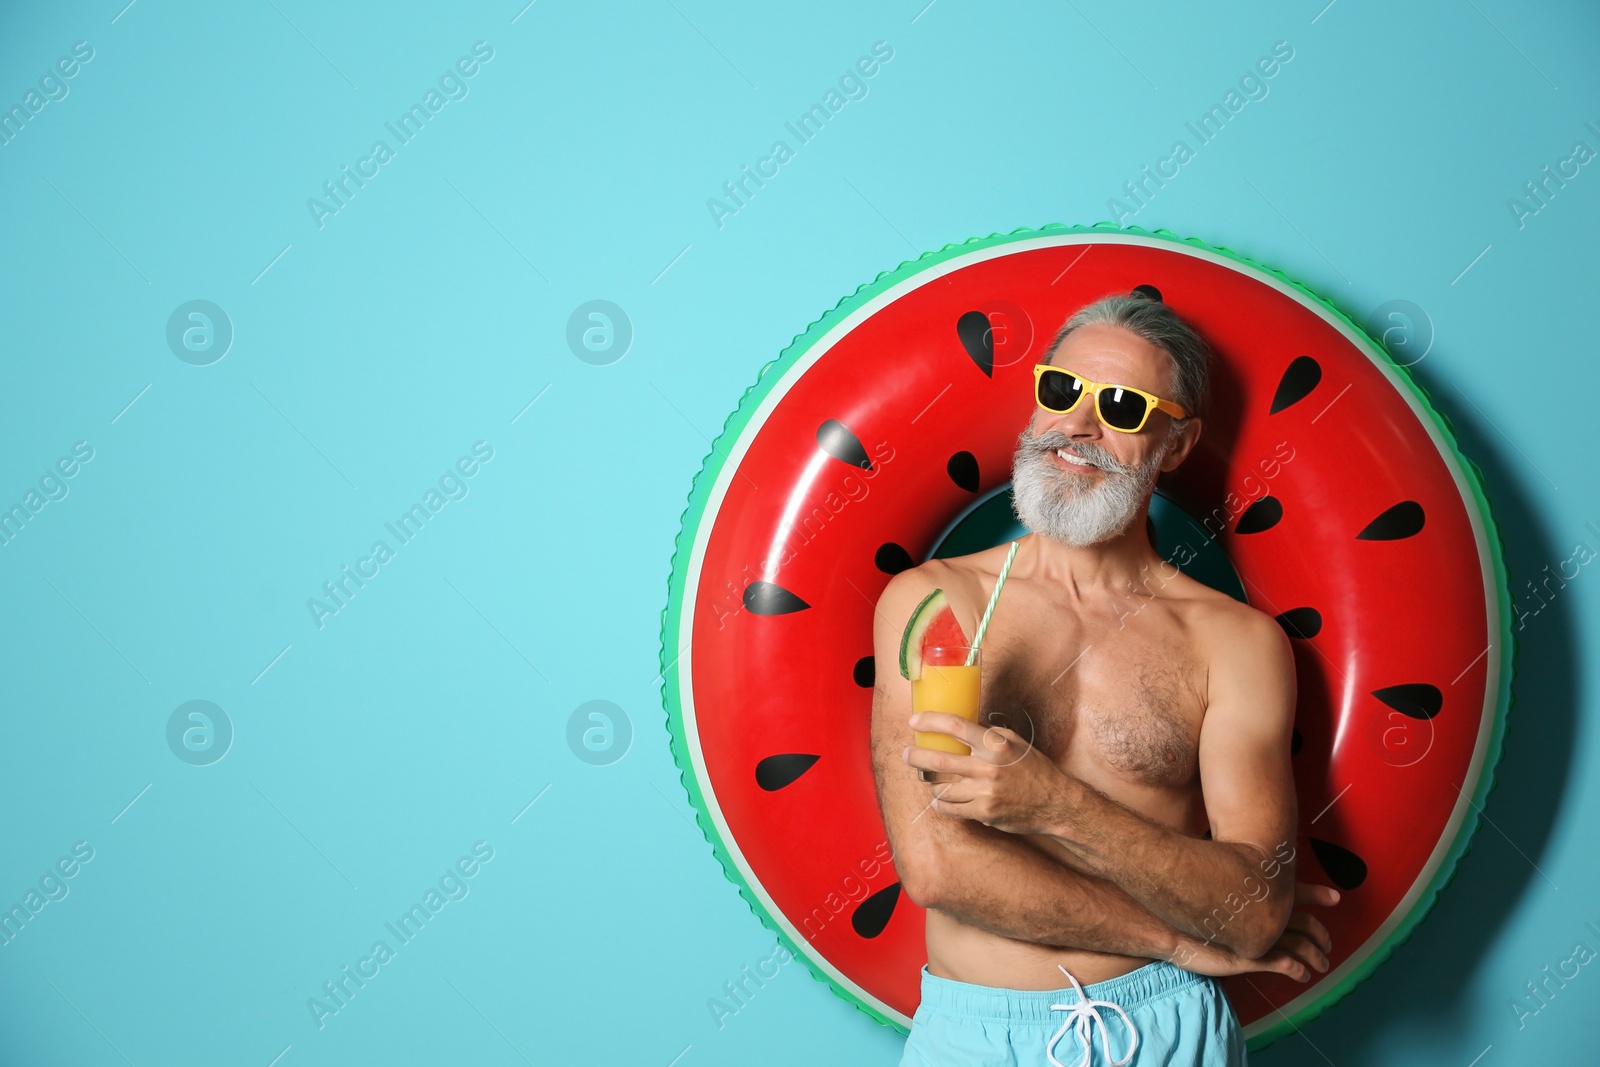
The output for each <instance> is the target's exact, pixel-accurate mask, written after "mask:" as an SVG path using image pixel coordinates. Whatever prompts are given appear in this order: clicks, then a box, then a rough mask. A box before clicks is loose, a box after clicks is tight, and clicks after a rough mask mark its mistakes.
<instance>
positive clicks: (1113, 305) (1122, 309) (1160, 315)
mask: <svg viewBox="0 0 1600 1067" xmlns="http://www.w3.org/2000/svg"><path fill="white" fill-rule="evenodd" d="M1080 326H1118V327H1121V328H1122V329H1124V330H1127V331H1129V332H1130V333H1132V334H1134V335H1135V336H1138V337H1141V338H1143V339H1144V340H1146V341H1148V342H1150V343H1151V344H1152V345H1155V346H1156V347H1157V348H1159V349H1161V350H1162V351H1163V352H1165V353H1166V354H1167V355H1169V356H1171V357H1172V363H1173V367H1174V370H1175V374H1174V375H1173V386H1172V392H1173V395H1172V396H1170V397H1166V398H1165V399H1168V400H1172V401H1173V402H1175V403H1177V404H1180V405H1182V407H1183V410H1185V411H1187V412H1188V413H1189V417H1191V418H1192V417H1194V416H1196V415H1199V416H1204V414H1205V410H1206V400H1207V397H1208V388H1209V382H1210V369H1211V368H1210V360H1211V346H1210V345H1208V344H1207V343H1206V340H1205V338H1204V337H1201V336H1200V334H1199V332H1198V331H1196V330H1195V328H1194V327H1193V326H1190V325H1189V324H1188V323H1187V322H1185V321H1184V320H1183V319H1182V318H1180V317H1179V316H1178V313H1177V312H1176V311H1173V310H1172V309H1171V308H1169V307H1167V305H1165V304H1163V303H1162V302H1161V300H1160V299H1159V298H1157V297H1151V296H1146V295H1145V294H1144V293H1143V292H1141V291H1139V290H1135V291H1134V292H1132V293H1129V294H1127V295H1123V294H1121V293H1114V294H1112V295H1111V296H1103V297H1101V298H1100V299H1099V300H1096V301H1094V302H1093V303H1091V304H1086V305H1084V306H1083V307H1081V308H1079V309H1078V310H1077V311H1076V312H1075V313H1074V314H1073V315H1072V317H1071V318H1069V319H1068V320H1067V322H1066V325H1064V326H1062V327H1061V330H1060V332H1058V333H1057V334H1056V336H1055V340H1053V341H1051V342H1050V347H1049V348H1047V349H1046V350H1045V354H1044V359H1045V360H1049V359H1050V357H1051V356H1053V355H1054V354H1055V352H1056V350H1057V349H1059V348H1060V347H1061V342H1063V341H1065V340H1066V339H1067V335H1068V334H1070V333H1072V331H1073V330H1076V329H1077V328H1078V327H1080ZM1187 421H1188V420H1187V419H1184V420H1181V421H1175V422H1174V423H1173V429H1174V430H1176V429H1177V428H1178V427H1180V426H1182V425H1185V424H1186V423H1187Z"/></svg>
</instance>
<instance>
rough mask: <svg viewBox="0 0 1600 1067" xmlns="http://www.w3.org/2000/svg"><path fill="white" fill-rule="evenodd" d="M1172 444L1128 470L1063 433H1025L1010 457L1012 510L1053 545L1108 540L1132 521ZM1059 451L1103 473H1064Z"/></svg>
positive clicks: (1029, 527) (1098, 447)
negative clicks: (1057, 455)
mask: <svg viewBox="0 0 1600 1067" xmlns="http://www.w3.org/2000/svg"><path fill="white" fill-rule="evenodd" d="M1172 444H1173V440H1172V438H1171V436H1170V435H1169V437H1168V438H1167V440H1166V442H1165V443H1163V445H1162V447H1161V448H1160V449H1159V450H1158V451H1156V452H1155V453H1153V454H1152V455H1151V456H1150V458H1149V459H1147V460H1146V461H1145V462H1144V464H1143V465H1142V466H1138V467H1126V466H1123V465H1122V464H1119V463H1118V462H1117V461H1116V460H1115V459H1113V458H1112V457H1111V455H1110V454H1109V453H1107V452H1106V451H1105V449H1103V448H1101V447H1100V446H1098V445H1093V444H1089V443H1088V442H1071V441H1069V440H1068V439H1067V437H1066V435H1065V434H1062V433H1059V432H1049V433H1043V434H1039V435H1037V436H1032V435H1030V434H1029V433H1028V431H1027V430H1026V429H1025V430H1023V431H1022V434H1021V436H1020V437H1018V439H1017V451H1016V454H1015V456H1014V457H1013V459H1012V466H1011V509H1012V511H1014V512H1015V513H1016V516H1017V519H1018V520H1019V521H1020V522H1021V523H1022V525H1024V526H1026V527H1027V528H1028V529H1030V530H1032V531H1033V532H1034V533H1037V534H1041V535H1042V536H1044V537H1048V538H1050V539H1051V540H1052V541H1061V542H1063V543H1064V544H1068V545H1073V546H1076V547H1083V546H1086V545H1093V544H1099V543H1100V542H1101V541H1106V540H1109V539H1111V538H1113V537H1115V536H1117V535H1118V534H1120V533H1122V531H1124V530H1126V529H1127V528H1128V525H1129V524H1130V523H1131V522H1133V520H1134V516H1135V515H1137V514H1138V512H1139V508H1140V506H1141V505H1142V504H1143V503H1144V502H1145V500H1146V499H1147V498H1148V497H1149V495H1150V491H1151V489H1152V487H1153V486H1154V485H1155V482H1156V479H1157V478H1158V477H1160V471H1159V470H1158V469H1157V468H1159V467H1160V465H1161V461H1162V460H1163V459H1165V458H1166V456H1167V453H1168V452H1170V451H1171V450H1172ZM1058 448H1068V449H1069V450H1075V451H1076V452H1077V453H1078V454H1079V455H1081V456H1082V457H1083V458H1085V459H1087V460H1088V461H1089V462H1091V463H1094V464H1096V465H1097V466H1099V467H1100V468H1101V470H1102V473H1101V474H1099V475H1095V474H1074V473H1073V472H1072V471H1070V470H1064V469H1062V468H1061V467H1060V466H1059V465H1057V463H1056V461H1055V459H1054V458H1053V457H1052V456H1051V453H1052V452H1054V451H1055V450H1056V449H1058ZM1091 479H1095V480H1097V481H1098V484H1092V483H1091Z"/></svg>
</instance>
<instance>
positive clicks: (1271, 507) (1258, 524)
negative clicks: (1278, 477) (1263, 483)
mask: <svg viewBox="0 0 1600 1067" xmlns="http://www.w3.org/2000/svg"><path fill="white" fill-rule="evenodd" d="M1282 518H1283V501H1281V500H1279V499H1278V498H1277V497H1275V496H1264V497H1262V498H1261V499H1260V500H1257V501H1256V502H1255V503H1254V504H1251V505H1250V506H1249V507H1247V508H1245V509H1244V514H1243V515H1240V516H1239V523H1238V525H1237V526H1235V527H1234V528H1233V532H1234V533H1242V534H1253V533H1260V532H1261V531H1262V530H1270V529H1272V528H1273V527H1274V526H1276V525H1278V521H1279V520H1280V519H1282Z"/></svg>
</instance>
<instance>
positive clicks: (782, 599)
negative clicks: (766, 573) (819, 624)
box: [744, 582, 811, 615]
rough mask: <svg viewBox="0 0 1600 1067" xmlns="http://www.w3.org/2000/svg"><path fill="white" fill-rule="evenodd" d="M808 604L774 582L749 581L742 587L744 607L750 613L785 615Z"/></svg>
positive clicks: (808, 605)
mask: <svg viewBox="0 0 1600 1067" xmlns="http://www.w3.org/2000/svg"><path fill="white" fill-rule="evenodd" d="M810 606H811V605H810V604H807V603H806V602H805V601H804V600H801V599H800V598H799V597H797V596H795V595H794V594H793V593H791V592H789V590H787V589H785V588H784V587H783V586H781V585H778V584H777V583H775V582H751V583H750V584H749V585H747V586H745V589H744V607H745V610H746V611H748V612H750V614H752V615H787V614H789V613H790V612H791V611H804V610H806V609H807V608H809V607H810Z"/></svg>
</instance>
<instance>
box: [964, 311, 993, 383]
mask: <svg viewBox="0 0 1600 1067" xmlns="http://www.w3.org/2000/svg"><path fill="white" fill-rule="evenodd" d="M956 336H957V337H958V338H960V339H961V347H962V348H965V349H966V350H967V355H968V356H970V357H971V358H972V362H974V363H976V364H977V365H978V369H979V370H981V371H983V373H984V374H985V375H986V376H987V377H990V378H993V377H994V328H993V326H991V325H990V323H989V316H987V315H985V314H984V313H983V312H981V311H969V312H967V313H966V314H965V315H962V316H961V317H960V318H959V319H957V320H956Z"/></svg>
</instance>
